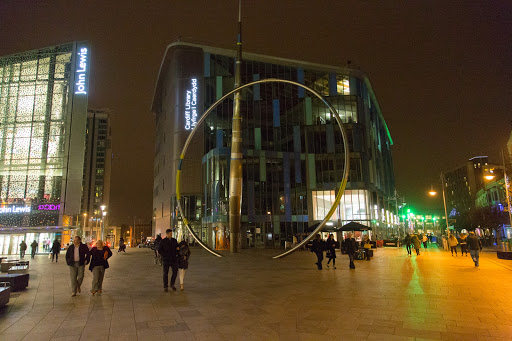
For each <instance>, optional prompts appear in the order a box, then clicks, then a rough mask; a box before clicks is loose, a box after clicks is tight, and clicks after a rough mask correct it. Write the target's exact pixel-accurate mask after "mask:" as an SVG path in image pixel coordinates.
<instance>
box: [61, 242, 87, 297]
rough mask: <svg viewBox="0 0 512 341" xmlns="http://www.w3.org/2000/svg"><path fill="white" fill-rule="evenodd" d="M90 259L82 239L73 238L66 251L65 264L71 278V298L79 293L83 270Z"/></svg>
mask: <svg viewBox="0 0 512 341" xmlns="http://www.w3.org/2000/svg"><path fill="white" fill-rule="evenodd" d="M54 245H55V242H54ZM59 245H60V244H59ZM90 259H91V254H90V253H89V248H88V247H87V245H85V244H82V238H80V237H79V236H75V238H73V244H71V245H70V246H69V248H68V250H67V251H66V263H67V264H68V266H69V276H70V277H71V296H76V294H77V293H80V292H81V290H80V287H81V286H82V281H83V280H84V268H85V266H86V265H87V264H89V261H90Z"/></svg>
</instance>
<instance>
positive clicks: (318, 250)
mask: <svg viewBox="0 0 512 341" xmlns="http://www.w3.org/2000/svg"><path fill="white" fill-rule="evenodd" d="M311 252H314V253H315V254H316V263H315V264H316V266H317V267H318V270H322V260H323V259H324V245H323V242H322V239H321V237H320V234H317V235H316V238H315V240H313V244H312V245H311Z"/></svg>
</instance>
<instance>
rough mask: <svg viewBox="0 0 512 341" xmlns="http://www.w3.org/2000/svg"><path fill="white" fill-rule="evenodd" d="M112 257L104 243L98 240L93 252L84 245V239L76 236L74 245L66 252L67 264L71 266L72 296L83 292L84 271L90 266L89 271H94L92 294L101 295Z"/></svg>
mask: <svg viewBox="0 0 512 341" xmlns="http://www.w3.org/2000/svg"><path fill="white" fill-rule="evenodd" d="M111 256H112V251H110V248H109V247H108V246H106V245H103V241H101V240H98V241H97V242H96V246H95V247H93V248H92V249H91V250H89V248H88V247H87V245H85V244H82V238H80V237H79V236H75V238H73V244H72V245H71V246H70V247H69V248H68V250H67V252H66V263H67V264H68V266H69V274H70V277H71V296H76V294H77V293H80V292H81V288H80V287H81V286H82V282H83V280H84V269H85V266H86V265H87V264H89V270H90V271H92V275H93V278H92V289H91V294H92V295H95V294H96V293H101V292H102V290H103V288H102V286H103V278H104V276H105V269H108V267H109V265H108V259H109V258H110V257H111Z"/></svg>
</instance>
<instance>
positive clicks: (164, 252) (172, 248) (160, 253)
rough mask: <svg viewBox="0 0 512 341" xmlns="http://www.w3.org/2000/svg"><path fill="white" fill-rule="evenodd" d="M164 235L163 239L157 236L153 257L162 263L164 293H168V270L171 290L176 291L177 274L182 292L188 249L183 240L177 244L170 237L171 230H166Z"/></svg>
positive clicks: (188, 255)
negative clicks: (170, 272)
mask: <svg viewBox="0 0 512 341" xmlns="http://www.w3.org/2000/svg"><path fill="white" fill-rule="evenodd" d="M165 234H166V236H165V238H162V237H161V236H160V235H159V236H157V238H156V240H155V256H156V257H158V258H159V259H160V260H161V263H162V269H163V281H164V291H165V292H168V291H169V269H171V271H172V274H171V281H170V286H171V289H172V290H173V291H176V287H175V283H176V277H178V272H179V276H180V289H181V290H182V291H183V290H184V287H183V281H184V279H185V271H186V270H187V269H188V259H189V258H190V248H189V247H188V244H187V242H186V241H185V240H183V241H181V242H180V243H179V244H178V241H177V240H176V239H175V238H173V236H172V230H171V229H167V230H166V231H165ZM157 243H158V244H157Z"/></svg>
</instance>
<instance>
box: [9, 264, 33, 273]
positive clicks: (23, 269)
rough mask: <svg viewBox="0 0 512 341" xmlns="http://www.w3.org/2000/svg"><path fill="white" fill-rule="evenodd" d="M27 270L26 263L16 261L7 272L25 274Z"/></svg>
mask: <svg viewBox="0 0 512 341" xmlns="http://www.w3.org/2000/svg"><path fill="white" fill-rule="evenodd" d="M27 272H28V265H19V264H18V263H16V265H15V266H11V268H10V269H9V271H8V273H9V274H26V273H27Z"/></svg>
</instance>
